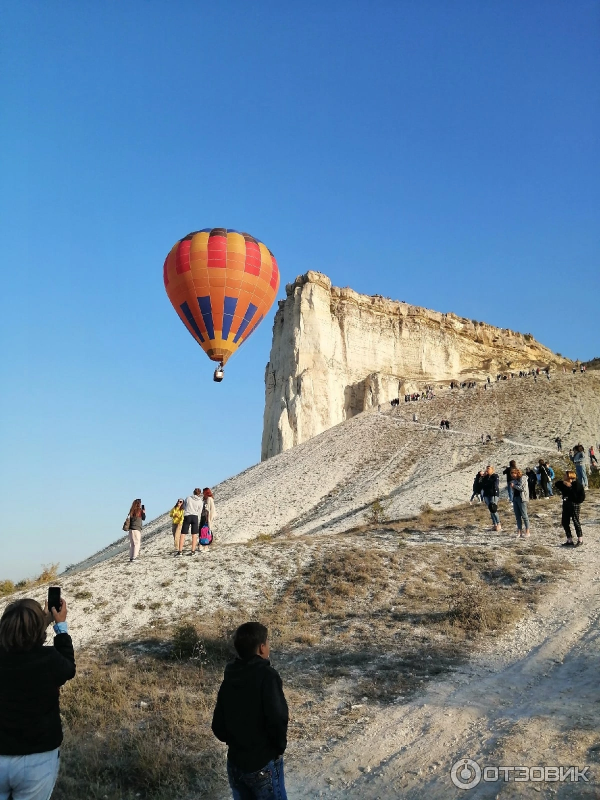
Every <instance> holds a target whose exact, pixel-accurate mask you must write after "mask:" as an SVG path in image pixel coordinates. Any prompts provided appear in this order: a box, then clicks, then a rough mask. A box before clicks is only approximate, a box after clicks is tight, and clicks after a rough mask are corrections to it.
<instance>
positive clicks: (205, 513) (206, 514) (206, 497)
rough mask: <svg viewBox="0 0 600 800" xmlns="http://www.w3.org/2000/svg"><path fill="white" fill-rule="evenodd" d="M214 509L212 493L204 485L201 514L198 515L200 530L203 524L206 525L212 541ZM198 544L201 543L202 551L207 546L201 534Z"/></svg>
mask: <svg viewBox="0 0 600 800" xmlns="http://www.w3.org/2000/svg"><path fill="white" fill-rule="evenodd" d="M216 513H217V512H216V510H215V501H214V498H213V493H212V492H211V490H210V489H209V488H208V487H206V488H204V489H203V490H202V514H201V515H200V532H201V533H202V528H204V527H205V526H206V527H208V530H209V531H210V534H211V536H210V542H209V544H212V542H213V534H212V526H213V521H214V519H215V517H216ZM200 544H201V545H202V552H204V548H205V547H208V544H202V536H201V538H200Z"/></svg>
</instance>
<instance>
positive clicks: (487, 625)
mask: <svg viewBox="0 0 600 800" xmlns="http://www.w3.org/2000/svg"><path fill="white" fill-rule="evenodd" d="M448 606H449V614H448V617H449V619H450V622H451V623H452V625H455V626H457V627H459V628H462V629H463V630H464V631H465V633H467V634H469V635H473V634H475V633H479V632H483V631H486V630H496V629H498V628H501V627H503V626H504V625H505V624H506V623H507V622H510V621H511V620H512V619H513V618H515V617H518V616H519V614H520V612H521V609H520V608H519V607H516V608H515V606H514V605H513V604H512V603H506V602H502V600H501V599H499V598H498V596H497V595H496V594H495V593H494V592H493V591H492V590H491V589H490V588H488V587H487V586H485V585H484V584H463V583H459V584H458V585H457V587H456V589H455V590H454V591H453V592H452V593H451V594H450V595H449V597H448Z"/></svg>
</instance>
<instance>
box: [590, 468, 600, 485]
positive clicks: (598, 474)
mask: <svg viewBox="0 0 600 800" xmlns="http://www.w3.org/2000/svg"><path fill="white" fill-rule="evenodd" d="M588 484H589V487H590V489H600V470H597V469H595V470H592V472H590V474H589V475H588Z"/></svg>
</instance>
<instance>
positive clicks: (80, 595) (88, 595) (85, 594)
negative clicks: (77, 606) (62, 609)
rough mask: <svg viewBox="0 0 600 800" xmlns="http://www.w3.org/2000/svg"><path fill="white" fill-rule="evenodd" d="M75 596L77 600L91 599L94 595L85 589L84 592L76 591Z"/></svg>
mask: <svg viewBox="0 0 600 800" xmlns="http://www.w3.org/2000/svg"><path fill="white" fill-rule="evenodd" d="M73 596H74V598H75V600H90V599H91V597H92V593H91V592H88V591H87V590H85V591H83V592H75V594H74V595H73Z"/></svg>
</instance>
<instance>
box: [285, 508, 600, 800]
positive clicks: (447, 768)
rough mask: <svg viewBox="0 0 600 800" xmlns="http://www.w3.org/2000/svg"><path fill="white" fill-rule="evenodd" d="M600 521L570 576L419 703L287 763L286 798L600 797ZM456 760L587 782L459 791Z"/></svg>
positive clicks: (589, 527) (590, 526)
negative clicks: (552, 771)
mask: <svg viewBox="0 0 600 800" xmlns="http://www.w3.org/2000/svg"><path fill="white" fill-rule="evenodd" d="M599 516H600V503H598V502H596V503H595V507H594V510H593V513H592V519H591V520H590V521H589V522H588V523H587V524H586V526H585V528H584V535H585V538H586V544H585V545H584V547H583V548H578V549H576V550H575V551H567V553H568V557H570V558H571V559H572V561H573V562H574V567H575V568H574V570H573V571H572V572H571V573H570V574H569V575H568V576H567V578H566V579H561V580H560V581H559V582H558V584H557V585H556V588H555V589H554V591H552V593H551V594H548V595H547V596H546V597H545V598H544V600H543V601H542V603H541V604H540V605H539V607H538V608H537V610H536V612H535V613H534V614H533V615H528V616H526V617H525V618H524V619H523V620H522V621H521V622H520V623H519V624H518V625H517V627H516V628H515V629H513V630H512V631H511V632H510V633H509V634H508V635H506V636H503V637H501V638H500V639H498V640H496V641H491V642H488V643H487V645H486V648H485V650H484V651H483V652H480V653H479V654H478V655H477V656H476V657H475V658H474V659H472V660H471V662H470V663H469V664H468V665H467V666H466V667H464V668H462V669H461V670H460V671H457V672H455V673H453V675H452V676H451V677H450V678H447V679H446V680H442V681H439V682H437V683H434V684H430V686H429V688H428V690H427V691H426V692H425V693H424V694H423V695H421V696H420V697H418V698H417V699H415V700H413V701H412V702H410V703H408V704H405V705H400V706H397V707H392V708H387V709H381V710H379V711H378V712H377V714H376V715H375V716H374V717H372V721H371V722H370V723H369V724H368V725H367V727H366V728H365V729H364V731H363V732H362V733H360V734H359V735H357V736H355V737H352V738H350V739H348V738H346V739H345V740H343V741H339V742H331V744H330V746H328V747H327V748H326V752H325V750H323V751H321V752H320V753H318V754H317V755H314V754H313V756H312V757H310V756H309V755H308V754H306V755H305V756H304V757H302V758H300V759H299V760H298V761H297V762H295V763H292V764H290V769H289V779H288V780H287V781H286V782H287V783H288V785H289V787H290V789H289V796H290V800H295V799H296V798H304V797H321V796H324V797H329V798H342V797H343V798H360V800H376V798H380V800H387V799H388V798H406V800H410V799H411V798H415V799H416V798H427V799H428V800H429V799H430V798H431V800H436V799H437V798H439V800H442V799H443V800H449V799H451V798H458V797H462V798H469V799H470V798H496V797H500V798H507V799H508V798H512V797H527V796H530V797H540V796H542V797H544V796H545V797H558V798H600V688H599V687H600V680H599V673H600V671H599V665H600V550H599V538H600V537H599V533H600V525H599V524H598V523H599V519H598V518H599ZM565 557H566V554H565ZM461 758H471V759H473V760H475V761H476V762H478V764H479V765H480V767H481V768H484V767H494V766H521V765H524V766H529V767H533V766H538V765H541V766H553V765H556V766H563V767H569V766H577V767H580V768H583V767H585V766H589V769H588V770H587V772H585V776H586V777H587V778H588V779H589V782H585V781H584V780H582V779H580V780H579V781H578V782H577V783H573V782H558V781H553V782H537V781H535V782H531V781H530V782H514V781H513V778H512V777H511V779H510V781H509V782H503V781H502V773H500V781H496V782H485V781H483V780H482V781H480V783H479V784H478V785H477V786H475V787H474V788H472V789H469V790H465V789H458V788H456V787H455V786H454V785H453V783H452V782H451V778H450V772H451V767H452V765H453V764H454V763H455V762H456V761H457V760H459V759H461ZM503 774H507V773H503ZM508 774H510V773H508ZM534 774H535V776H536V777H539V773H538V772H535V773H534ZM518 775H521V776H522V775H523V773H518ZM488 777H493V773H490V772H488ZM513 777H514V774H513Z"/></svg>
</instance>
